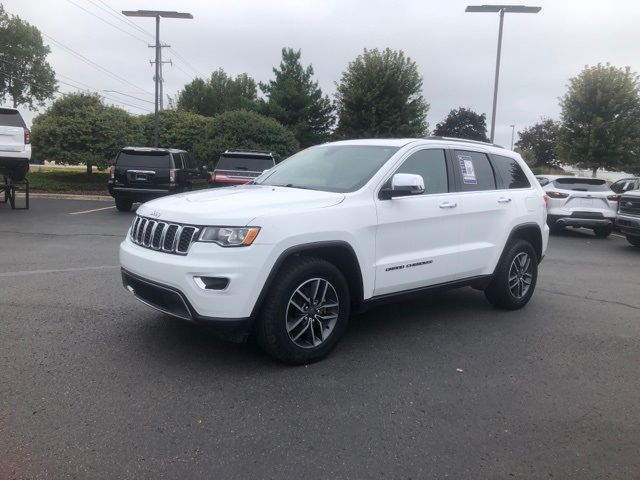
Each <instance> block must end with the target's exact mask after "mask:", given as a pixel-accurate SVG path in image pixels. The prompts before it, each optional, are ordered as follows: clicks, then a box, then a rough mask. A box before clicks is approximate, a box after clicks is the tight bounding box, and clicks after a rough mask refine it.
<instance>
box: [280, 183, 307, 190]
mask: <svg viewBox="0 0 640 480" xmlns="http://www.w3.org/2000/svg"><path fill="white" fill-rule="evenodd" d="M272 186H273V187H285V188H299V189H301V190H315V188H311V187H305V186H303V185H294V184H293V183H287V184H286V185H279V184H275V185H272Z"/></svg>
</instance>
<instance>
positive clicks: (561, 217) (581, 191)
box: [542, 176, 618, 238]
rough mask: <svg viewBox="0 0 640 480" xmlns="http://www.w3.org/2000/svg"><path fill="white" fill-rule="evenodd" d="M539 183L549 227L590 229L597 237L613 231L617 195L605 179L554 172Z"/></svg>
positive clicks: (606, 235)
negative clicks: (544, 201) (545, 199)
mask: <svg viewBox="0 0 640 480" xmlns="http://www.w3.org/2000/svg"><path fill="white" fill-rule="evenodd" d="M548 180H549V181H548V182H547V183H546V184H545V185H543V187H542V188H543V190H544V191H545V193H546V195H547V197H548V200H547V224H548V225H549V228H550V229H551V231H552V232H553V231H555V232H557V231H558V230H559V229H561V228H562V227H584V228H589V229H592V230H593V231H594V233H595V235H596V236H597V237H602V238H604V237H608V236H609V235H610V234H611V232H612V231H613V225H614V222H615V219H616V210H617V208H618V195H616V194H615V193H614V192H613V191H612V190H611V189H610V188H609V186H608V185H607V182H606V181H605V180H601V179H599V178H589V177H568V176H567V177H565V176H557V177H555V176H554V177H553V178H550V179H548Z"/></svg>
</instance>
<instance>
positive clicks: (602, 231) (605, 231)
mask: <svg viewBox="0 0 640 480" xmlns="http://www.w3.org/2000/svg"><path fill="white" fill-rule="evenodd" d="M611 232H613V227H597V228H594V229H593V233H594V234H595V236H596V237H598V238H607V237H608V236H609V235H611Z"/></svg>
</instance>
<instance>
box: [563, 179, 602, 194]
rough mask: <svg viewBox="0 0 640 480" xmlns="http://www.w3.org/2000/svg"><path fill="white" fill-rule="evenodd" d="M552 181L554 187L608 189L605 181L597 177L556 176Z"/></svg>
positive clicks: (579, 190)
mask: <svg viewBox="0 0 640 480" xmlns="http://www.w3.org/2000/svg"><path fill="white" fill-rule="evenodd" d="M553 183H554V185H555V186H556V188H560V189H563V190H575V191H578V192H606V191H608V190H609V187H608V186H607V182H605V181H604V180H600V179H598V178H571V177H570V178H558V179H557V180H555V181H554V182H553Z"/></svg>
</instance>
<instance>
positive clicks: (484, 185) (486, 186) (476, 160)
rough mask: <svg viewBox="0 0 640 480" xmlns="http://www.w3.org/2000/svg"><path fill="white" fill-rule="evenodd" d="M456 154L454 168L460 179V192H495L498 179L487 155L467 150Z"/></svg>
mask: <svg viewBox="0 0 640 480" xmlns="http://www.w3.org/2000/svg"><path fill="white" fill-rule="evenodd" d="M454 153H455V155H454V162H455V166H454V168H455V169H456V171H457V172H458V175H459V178H460V191H462V192H475V191H478V190H495V188H496V178H495V177H494V174H493V168H492V167H491V163H489V158H487V155H486V154H484V153H480V152H469V151H465V150H455V152H454Z"/></svg>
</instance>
